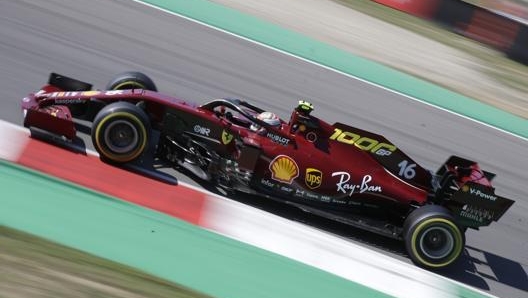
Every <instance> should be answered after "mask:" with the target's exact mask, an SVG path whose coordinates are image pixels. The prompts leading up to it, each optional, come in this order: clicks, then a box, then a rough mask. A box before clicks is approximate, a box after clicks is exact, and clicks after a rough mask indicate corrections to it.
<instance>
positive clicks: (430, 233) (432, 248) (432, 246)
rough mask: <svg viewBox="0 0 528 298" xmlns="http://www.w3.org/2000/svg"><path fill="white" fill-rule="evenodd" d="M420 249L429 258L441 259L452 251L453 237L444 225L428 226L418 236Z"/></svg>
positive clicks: (453, 245)
mask: <svg viewBox="0 0 528 298" xmlns="http://www.w3.org/2000/svg"><path fill="white" fill-rule="evenodd" d="M419 246H420V250H421V251H422V252H423V254H424V255H425V256H426V257H428V258H430V259H443V258H445V257H447V256H448V255H449V254H450V253H452V252H453V249H454V247H455V239H454V237H453V235H452V234H451V233H450V232H449V230H448V229H447V228H445V227H429V228H428V229H426V230H425V231H424V232H423V233H422V234H421V236H420V238H419Z"/></svg>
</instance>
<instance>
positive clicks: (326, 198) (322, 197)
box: [321, 196, 331, 203]
mask: <svg viewBox="0 0 528 298" xmlns="http://www.w3.org/2000/svg"><path fill="white" fill-rule="evenodd" d="M330 200H331V198H330V197H329V196H321V201H323V202H327V203H329V202H330Z"/></svg>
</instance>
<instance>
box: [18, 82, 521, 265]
mask: <svg viewBox="0 0 528 298" xmlns="http://www.w3.org/2000/svg"><path fill="white" fill-rule="evenodd" d="M22 108H23V111H24V116H25V118H24V125H25V126H26V127H31V128H38V129H40V130H44V131H47V132H51V133H53V134H56V135H60V136H61V137H63V138H66V139H74V138H75V137H76V129H75V125H74V124H75V123H74V118H76V119H82V120H87V121H89V122H90V123H91V138H92V141H93V145H94V147H95V149H96V150H97V151H98V152H99V154H100V157H101V158H102V159H103V160H105V161H107V162H110V163H117V164H127V163H133V162H137V160H140V159H143V158H145V155H147V154H151V155H154V157H155V158H157V159H160V160H164V161H165V162H169V163H171V164H173V165H178V166H179V167H185V168H187V169H188V170H190V171H192V172H193V173H194V174H196V175H197V176H198V177H199V178H201V179H204V180H207V181H209V182H211V183H213V184H216V185H218V186H221V187H223V188H226V189H229V190H232V191H243V192H249V193H255V194H259V195H265V196H266V197H269V198H273V199H275V200H279V201H281V202H284V203H287V204H291V205H294V206H296V207H299V208H301V209H302V210H304V211H307V212H311V213H314V214H317V215H320V216H323V217H326V218H330V219H333V220H336V221H339V222H343V223H347V224H350V225H353V226H355V227H359V228H362V229H366V230H369V231H372V232H376V233H379V234H382V235H385V236H388V237H392V238H397V239H401V240H403V241H404V243H405V247H406V249H407V252H408V254H409V255H410V257H411V259H412V260H413V261H414V262H415V263H416V264H417V265H419V266H422V267H426V268H431V269H434V268H441V267H445V266H447V265H449V264H451V263H453V262H454V261H455V260H456V259H457V258H458V257H459V256H460V254H461V252H462V251H463V248H464V245H465V237H464V232H465V230H466V229H467V228H472V229H478V228H479V227H481V226H487V225H489V224H490V223H491V222H492V221H497V220H498V219H499V218H500V217H501V216H502V215H503V214H504V213H505V212H506V211H507V210H508V208H509V207H510V206H511V205H512V204H513V201H512V200H509V199H506V198H503V197H500V196H498V195H497V194H495V191H494V188H493V187H492V185H491V180H492V179H493V177H494V174H492V173H489V172H486V171H483V170H482V169H481V168H480V167H479V165H478V164H477V163H476V162H473V161H470V160H467V159H464V158H460V157H456V156H451V157H450V158H448V159H447V161H446V162H445V163H444V164H443V165H442V166H441V167H440V169H438V170H437V171H436V172H430V171H427V170H426V169H424V168H422V167H421V166H420V165H418V164H417V163H416V162H415V161H414V160H412V159H411V158H410V157H409V156H407V155H406V154H405V153H403V152H402V151H401V150H400V149H399V148H398V147H397V146H396V145H394V144H393V143H391V142H390V141H388V140H387V139H385V138H384V137H382V136H380V135H377V134H374V133H371V132H368V131H364V130H361V129H358V128H355V127H351V126H348V125H346V124H342V123H334V124H330V123H327V122H325V121H323V120H321V119H318V118H317V117H314V116H313V115H312V114H311V113H310V112H311V110H312V108H313V107H312V106H311V105H310V104H309V103H307V102H302V101H301V102H300V103H299V106H298V107H297V108H296V109H295V110H294V111H293V112H292V115H291V117H290V119H289V120H288V121H285V120H282V119H279V118H278V117H276V116H275V115H274V114H273V113H270V112H266V111H263V110H262V109H260V108H258V107H256V106H254V105H251V104H250V103H247V102H245V101H242V100H238V99H215V100H211V101H209V102H207V103H205V104H202V105H196V104H194V103H189V102H184V101H181V100H179V99H176V98H173V97H170V96H167V95H163V94H160V93H158V92H157V91H156V87H155V85H154V83H153V82H152V80H151V79H150V78H148V77H147V76H146V75H144V74H142V73H138V72H128V73H124V74H121V75H119V76H117V77H116V78H115V79H114V80H112V81H111V82H110V83H109V85H108V86H107V88H106V89H105V90H92V86H91V85H90V84H87V83H84V82H81V81H78V80H75V79H71V78H68V77H65V76H61V75H57V74H51V76H50V79H49V82H48V84H47V85H46V86H44V87H43V88H42V89H41V90H40V91H38V92H37V93H33V94H30V95H29V96H27V97H25V98H24V99H23V100H22ZM149 144H155V146H154V147H155V148H151V147H152V146H149ZM149 157H152V156H149Z"/></svg>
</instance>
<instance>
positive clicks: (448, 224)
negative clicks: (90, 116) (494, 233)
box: [403, 205, 466, 269]
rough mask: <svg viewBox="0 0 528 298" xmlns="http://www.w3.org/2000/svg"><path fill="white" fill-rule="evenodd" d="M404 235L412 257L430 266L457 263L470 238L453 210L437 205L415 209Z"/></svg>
mask: <svg viewBox="0 0 528 298" xmlns="http://www.w3.org/2000/svg"><path fill="white" fill-rule="evenodd" d="M403 236H404V241H405V248H406V249H407V253H408V254H409V256H410V257H411V260H412V261H413V262H414V263H415V264H417V265H418V266H420V267H424V268H428V269H439V268H442V267H446V266H448V265H450V264H451V263H453V262H454V261H455V260H457V259H458V257H459V256H460V254H461V253H462V250H463V249H464V245H465V241H466V239H465V235H464V233H463V232H462V231H461V229H460V228H459V227H458V225H457V224H456V223H455V221H454V218H453V216H452V215H451V213H450V212H449V211H448V210H447V209H446V208H444V207H442V206H437V205H426V206H423V207H420V208H418V209H416V210H414V211H413V212H412V213H411V214H410V215H409V216H408V217H407V219H406V220H405V223H404V225H403Z"/></svg>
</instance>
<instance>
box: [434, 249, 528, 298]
mask: <svg viewBox="0 0 528 298" xmlns="http://www.w3.org/2000/svg"><path fill="white" fill-rule="evenodd" d="M438 273H439V274H441V275H443V276H445V277H447V278H450V279H454V280H456V281H459V282H461V283H464V284H467V285H470V286H473V287H475V288H479V289H482V290H490V287H489V285H488V283H487V282H486V280H494V281H496V282H498V283H501V284H504V285H506V286H509V287H512V288H515V289H518V290H521V291H525V292H526V291H528V275H527V274H526V271H525V270H524V268H523V267H522V266H521V264H519V263H518V262H514V261H512V260H510V259H507V258H504V257H501V256H498V255H496V254H493V253H490V252H487V251H483V250H481V249H478V248H475V247H472V246H469V245H466V250H465V253H464V255H463V256H462V257H461V258H460V259H459V260H458V262H457V263H456V264H454V265H453V266H450V267H449V268H446V270H443V271H440V272H438Z"/></svg>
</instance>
